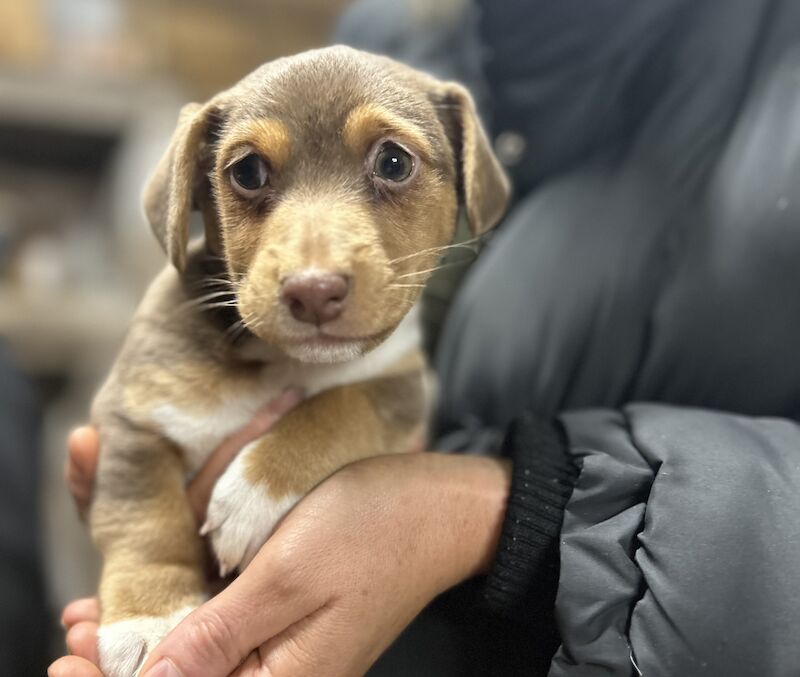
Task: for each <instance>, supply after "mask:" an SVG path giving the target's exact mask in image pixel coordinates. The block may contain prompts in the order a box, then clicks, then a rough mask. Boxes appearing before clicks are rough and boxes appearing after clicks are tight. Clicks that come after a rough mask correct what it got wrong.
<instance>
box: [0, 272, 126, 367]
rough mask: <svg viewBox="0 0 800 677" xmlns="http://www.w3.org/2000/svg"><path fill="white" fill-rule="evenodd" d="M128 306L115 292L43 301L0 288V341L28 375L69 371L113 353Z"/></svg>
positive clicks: (65, 295)
mask: <svg viewBox="0 0 800 677" xmlns="http://www.w3.org/2000/svg"><path fill="white" fill-rule="evenodd" d="M133 307H134V304H133V302H131V303H124V302H123V301H121V299H120V294H119V293H118V292H117V293H112V292H101V291H95V292H77V291H75V292H69V291H68V292H64V293H61V294H57V295H50V296H43V295H35V294H30V293H26V292H24V291H21V290H18V289H11V288H7V287H6V288H3V287H0V338H2V339H4V340H6V341H7V342H8V344H9V346H10V347H11V349H12V351H13V352H14V355H15V357H16V358H17V359H18V360H19V363H20V365H21V366H22V367H23V368H25V369H26V370H27V371H28V372H29V373H32V374H43V373H53V372H59V373H64V372H69V371H71V370H73V369H74V368H80V366H81V364H82V363H85V362H86V361H88V360H91V361H95V360H96V359H97V358H98V357H101V358H102V356H103V355H105V354H106V353H109V351H111V352H113V351H114V350H115V348H116V347H117V346H118V345H119V342H120V341H121V339H122V337H123V336H124V333H125V329H126V327H127V325H128V322H129V321H130V318H131V316H132V314H133Z"/></svg>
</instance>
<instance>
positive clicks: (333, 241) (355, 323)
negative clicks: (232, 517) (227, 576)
mask: <svg viewBox="0 0 800 677" xmlns="http://www.w3.org/2000/svg"><path fill="white" fill-rule="evenodd" d="M385 139H389V140H395V141H397V142H399V143H401V144H402V145H403V147H404V148H406V149H407V150H409V152H411V153H412V154H413V156H414V157H415V162H416V163H417V164H416V170H415V173H414V174H413V177H412V178H411V179H409V181H408V182H407V183H406V184H404V185H403V186H384V185H378V184H376V183H375V179H374V177H373V175H372V172H371V168H370V167H369V166H368V163H369V161H370V158H371V157H372V155H371V153H373V151H374V150H375V148H376V144H378V143H380V142H382V140H385ZM247 152H257V153H259V154H261V155H262V157H263V158H264V159H265V161H266V162H267V163H268V166H269V174H270V181H269V185H268V186H267V187H266V188H265V189H264V191H263V194H262V195H259V196H258V198H257V199H245V198H243V197H242V195H241V194H238V193H237V192H236V191H235V190H234V189H233V187H232V186H231V180H230V171H231V164H232V163H235V162H236V161H237V160H238V159H241V158H242V157H243V156H244V154H246V153H247ZM459 198H461V201H462V202H463V206H464V208H465V209H466V212H467V215H468V217H469V220H470V222H471V224H472V227H473V229H474V230H475V232H476V233H480V232H483V231H484V230H486V229H487V228H489V227H491V226H492V225H494V223H496V221H497V220H498V219H499V217H500V214H501V211H502V209H503V207H504V205H505V203H506V201H507V199H508V182H507V179H506V178H505V176H504V175H503V173H502V171H501V170H500V168H499V165H498V164H497V161H496V160H495V158H494V157H493V155H492V153H491V149H490V147H489V145H488V141H487V140H486V137H485V134H484V133H483V131H482V129H481V128H480V125H479V123H478V121H477V119H476V118H475V112H474V106H473V104H472V101H471V99H470V98H469V95H468V94H467V93H466V91H465V90H463V88H461V87H460V86H458V85H455V84H453V83H442V82H440V81H438V80H435V79H434V78H432V77H430V76H427V75H423V74H421V73H418V72H416V71H413V70H411V69H409V68H407V67H404V66H401V65H399V64H396V63H394V62H392V61H390V60H388V59H385V58H383V57H376V56H372V55H367V54H363V53H359V52H356V51H354V50H350V49H347V48H341V47H339V48H331V49H327V50H320V51H316V52H310V53H307V54H302V55H298V56H296V57H292V58H290V59H284V60H279V61H277V62H274V63H272V64H267V65H266V66H264V67H263V68H262V69H259V70H258V71H256V72H255V73H253V74H252V75H250V76H248V77H246V78H245V79H244V80H242V81H241V82H240V83H238V84H237V85H235V86H234V87H232V88H231V89H230V90H228V91H226V92H222V93H221V94H219V95H218V96H216V97H214V99H212V100H211V101H209V102H207V103H206V104H202V105H199V104H192V105H190V106H187V107H185V108H184V110H183V111H182V113H181V117H180V120H179V123H178V127H177V129H176V132H175V136H174V138H173V141H172V143H171V144H170V147H169V149H168V150H167V153H166V154H165V156H164V158H163V160H162V161H161V163H160V164H159V166H158V168H157V169H156V171H155V173H154V175H153V178H152V179H151V180H150V182H149V183H148V186H147V188H146V190H145V209H146V213H147V216H148V218H149V220H150V222H151V225H152V228H153V231H154V233H155V234H156V236H157V237H158V238H159V240H160V241H161V242H162V245H163V246H164V249H165V250H166V252H167V253H168V255H169V258H170V260H171V262H172V263H173V266H174V267H172V268H168V269H165V271H164V272H163V273H162V274H161V275H159V277H158V278H157V279H156V280H155V282H154V283H153V285H152V286H151V288H150V289H149V290H148V292H147V295H146V296H145V299H144V300H143V302H142V305H141V306H140V309H139V311H138V312H137V314H136V317H135V318H134V321H133V324H132V326H131V330H130V332H129V335H128V337H127V339H126V341H125V344H124V346H123V349H122V351H121V353H120V356H119V358H118V360H117V363H116V364H115V366H114V369H113V371H112V373H111V375H110V377H109V379H108V381H107V382H106V384H105V385H104V387H103V389H102V390H101V392H100V393H99V395H98V397H97V399H96V402H95V405H94V408H93V416H92V420H93V422H94V424H95V425H96V426H97V427H98V428H99V430H100V435H101V445H102V454H101V461H100V466H99V469H98V475H97V484H96V497H95V501H94V504H93V506H92V510H91V527H92V533H93V536H94V538H95V541H96V542H97V544H98V546H99V547H100V549H101V551H102V553H103V556H104V559H105V564H104V568H103V576H102V581H101V585H100V597H101V604H102V610H103V624H104V625H105V624H108V623H113V622H114V621H117V620H121V619H128V618H135V617H148V616H164V615H166V614H170V613H172V612H174V611H176V610H178V609H181V608H184V607H190V606H192V605H194V604H196V603H198V601H199V600H200V599H201V598H202V596H203V595H204V593H205V590H204V585H203V576H202V570H203V568H202V547H201V542H200V540H199V538H198V536H197V535H196V528H195V525H194V523H193V520H192V516H191V514H190V511H189V508H188V505H187V502H186V499H185V495H184V484H185V482H186V479H187V477H188V476H189V475H190V473H191V472H194V471H195V470H196V469H197V468H198V467H199V465H201V464H202V463H203V461H204V460H205V458H206V457H207V455H208V454H209V453H210V452H211V450H212V448H213V446H214V445H215V444H216V443H218V441H219V440H221V439H222V437H224V435H226V434H229V433H230V432H233V431H234V430H235V429H236V428H237V427H238V426H241V425H243V424H244V422H246V420H247V418H248V417H249V416H250V415H251V414H252V412H254V411H255V410H256V409H257V408H258V407H259V406H260V405H261V404H263V403H264V402H266V401H268V400H269V399H270V398H271V397H274V396H275V395H277V394H278V393H279V392H280V391H281V390H282V389H283V388H284V387H286V386H290V385H294V386H308V387H310V388H312V389H313V388H314V386H313V384H314V383H328V384H329V385H327V386H325V387H324V389H323V390H322V392H319V393H318V394H314V396H313V397H310V398H309V399H308V400H307V401H306V402H304V403H303V404H302V405H300V406H299V407H298V408H297V409H296V410H294V411H293V412H291V413H290V414H289V415H287V416H286V417H285V418H284V419H283V420H281V421H280V422H279V423H278V425H276V426H275V428H274V429H273V430H272V431H271V432H269V433H268V434H267V435H265V436H264V437H263V438H262V439H261V440H260V441H259V442H258V443H257V452H256V453H253V454H250V455H248V456H247V461H248V466H247V470H246V478H247V479H248V480H249V481H250V482H252V483H256V484H257V485H263V486H264V487H265V490H266V491H267V492H268V494H269V497H270V498H280V497H282V496H293V495H302V494H303V493H305V492H307V491H308V490H309V489H310V488H312V487H313V486H314V485H315V484H317V483H318V482H320V481H321V480H323V479H324V478H325V477H327V476H328V475H329V474H331V473H332V472H335V471H336V470H337V469H338V468H340V467H342V466H343V465H345V464H347V463H350V462H352V461H354V460H357V459H360V458H364V457H366V456H369V455H373V454H384V453H396V452H399V451H403V450H405V449H406V448H408V446H409V444H410V442H411V440H412V439H413V438H414V437H415V436H416V435H418V434H419V432H420V430H422V429H423V427H424V426H425V419H426V412H427V409H428V406H429V395H428V388H427V387H426V378H427V375H426V367H425V362H424V359H423V357H422V354H421V352H420V351H419V349H418V348H415V347H413V346H412V347H410V348H409V347H407V346H405V344H404V343H402V340H401V339H399V338H398V336H399V334H400V330H399V329H397V330H396V328H397V327H398V325H400V324H401V321H402V320H403V318H404V317H405V316H406V314H407V313H408V311H409V309H410V308H411V307H412V306H413V305H414V304H415V303H416V302H417V300H418V299H419V296H420V292H421V288H422V286H423V284H424V282H425V281H426V279H427V278H428V276H429V274H430V269H431V268H433V267H434V266H435V264H436V262H437V260H438V259H439V255H440V252H441V248H442V247H444V246H446V245H447V244H448V243H449V242H450V239H451V238H452V235H453V232H454V229H455V223H456V219H457V213H458V209H459ZM192 210H197V211H199V212H201V213H202V214H203V217H204V221H205V226H206V237H205V240H204V242H200V243H197V244H196V245H192V246H190V247H188V249H187V238H188V221H189V214H190V212H191V211H192ZM316 269H318V270H322V271H328V272H333V273H338V274H342V275H346V276H348V277H349V278H350V284H351V287H350V293H349V295H348V298H347V304H346V306H345V307H344V310H343V312H342V314H341V315H340V316H339V317H338V318H336V319H334V320H332V321H330V322H328V323H326V324H325V325H324V326H323V327H321V328H318V327H316V326H315V325H310V324H301V323H299V322H297V321H296V320H294V319H293V318H292V316H291V314H290V313H289V312H288V310H287V308H286V305H285V304H284V303H283V302H282V300H281V285H282V282H283V280H284V279H285V278H286V277H287V276H290V275H293V274H296V273H302V272H304V271H308V270H312V271H313V270H316ZM401 326H402V325H401ZM384 341H387V343H385V344H384V345H381V346H380V348H376V346H379V345H380V344H381V343H382V342H384ZM392 341H395V342H396V345H397V346H399V347H398V348H397V350H398V352H397V354H396V355H395V354H394V353H387V354H388V357H386V358H381V359H383V360H384V362H375V363H374V364H379V365H381V366H380V371H379V372H371V371H369V369H373V370H374V369H377V367H369V365H370V364H373V363H372V362H369V357H370V355H375V354H378V353H380V350H382V349H383V348H384V347H385V346H386V345H393V344H392V343H391V342H392ZM309 346H311V348H309ZM373 349H375V352H374V353H370V355H367V356H366V357H360V356H361V355H364V354H365V353H367V352H368V351H370V350H373ZM303 350H306V351H307V352H305V353H304V352H302V351H303ZM342 360H350V362H344V363H343V364H342V365H341V375H342V378H343V379H345V381H344V382H343V383H344V385H341V384H337V381H336V374H337V373H339V372H336V369H338V368H339V367H336V366H335V365H327V364H317V363H318V362H319V363H324V362H325V361H333V362H336V361H342ZM351 365H354V366H352V367H351ZM358 365H366V366H363V368H362V371H363V370H366V371H363V373H365V374H368V375H367V376H363V375H359V374H362V372H360V371H359V368H361V367H359V366H358ZM326 369H327V370H328V371H327V372H326V371H324V370H326ZM347 369H351V372H349V373H351V374H356V375H357V378H356V380H357V381H360V382H348V381H347V378H355V377H351V376H347V374H348V371H347ZM331 370H333V371H331ZM331 374H333V376H331ZM330 383H334V384H335V385H334V386H331V385H330ZM233 486H238V485H233Z"/></svg>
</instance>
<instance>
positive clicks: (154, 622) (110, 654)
mask: <svg viewBox="0 0 800 677" xmlns="http://www.w3.org/2000/svg"><path fill="white" fill-rule="evenodd" d="M194 608H195V607H194V606H187V607H184V608H183V609H179V610H178V611H175V612H174V613H171V614H168V615H167V616H139V617H137V618H130V619H128V620H124V621H117V622H116V623H109V624H108V625H102V626H100V629H99V630H98V631H97V650H98V652H99V654H100V669H101V670H102V671H103V674H104V675H105V676H106V677H134V675H137V674H138V673H139V668H141V667H142V665H144V662H145V660H146V658H147V656H148V655H149V654H150V652H151V651H152V650H153V649H155V647H156V645H157V644H158V643H159V642H160V641H161V640H162V639H163V638H164V637H165V636H166V635H167V633H168V632H169V631H170V630H172V628H174V627H175V626H176V625H178V623H180V622H181V621H182V620H183V619H184V618H185V617H186V616H188V615H189V614H190V613H191V612H192V610H193V609H194Z"/></svg>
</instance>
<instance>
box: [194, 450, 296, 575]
mask: <svg viewBox="0 0 800 677" xmlns="http://www.w3.org/2000/svg"><path fill="white" fill-rule="evenodd" d="M256 444H257V442H251V443H250V444H248V445H247V446H246V447H245V448H244V449H242V451H241V452H240V453H239V455H238V456H237V457H236V458H235V459H234V461H233V463H231V464H230V466H228V469H227V470H226V471H225V472H224V473H223V475H222V477H220V478H219V480H218V481H217V484H216V485H215V486H214V491H213V493H212V494H211V501H210V502H209V504H208V513H207V515H208V516H207V518H206V523H205V524H204V525H203V528H202V529H201V530H200V533H201V534H203V535H205V534H209V537H210V540H211V547H212V548H213V549H214V553H215V554H216V556H217V561H218V562H219V568H220V575H221V576H223V577H224V576H226V575H227V574H229V573H231V572H232V571H234V570H235V569H238V570H239V571H242V570H243V569H244V568H245V567H246V566H247V565H248V564H249V563H250V560H252V559H253V557H255V555H256V553H257V552H258V551H259V549H260V548H261V546H262V545H264V543H265V542H266V540H267V538H269V535H270V534H271V533H272V530H273V529H274V528H275V525H276V524H277V523H278V521H279V520H280V519H281V517H283V516H284V515H285V514H286V513H287V512H288V511H289V510H290V509H291V508H292V506H294V504H295V503H297V501H298V500H299V499H300V496H297V495H290V496H286V497H284V498H281V499H280V500H277V501H276V500H273V499H271V498H270V497H269V495H268V493H267V487H265V486H264V485H263V484H258V485H254V484H252V483H250V482H249V481H248V480H247V479H246V478H245V476H244V467H245V457H246V456H247V454H248V453H253V449H254V446H255V445H256Z"/></svg>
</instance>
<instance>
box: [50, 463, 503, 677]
mask: <svg viewBox="0 0 800 677" xmlns="http://www.w3.org/2000/svg"><path fill="white" fill-rule="evenodd" d="M508 475H509V473H508V468H507V466H506V465H505V463H504V462H503V461H498V460H494V459H485V458H478V457H470V456H450V455H443V454H408V455H399V456H388V457H379V458H371V459H366V460H363V461H359V462H357V463H355V464H352V465H350V466H347V467H346V468H344V469H343V470H340V471H339V472H337V473H336V474H335V475H333V476H332V477H331V478H329V479H328V480H326V481H325V482H323V483H322V484H321V485H320V486H319V487H317V489H315V490H314V491H313V492H311V494H309V495H308V496H307V497H306V498H305V499H303V500H302V501H301V502H300V503H299V504H298V506H297V507H296V508H295V509H294V510H293V511H292V512H291V513H290V514H289V515H288V516H287V517H286V519H285V520H284V522H283V523H282V525H281V526H280V527H279V528H278V530H277V531H276V532H275V534H273V536H272V537H271V538H270V540H269V541H268V542H267V544H266V545H265V546H264V547H263V548H262V549H261V551H260V552H259V553H258V555H257V556H256V558H255V559H254V560H253V562H252V563H251V564H250V566H248V567H247V569H246V570H245V571H244V572H243V573H242V574H241V575H240V576H239V577H238V578H237V579H236V580H235V581H234V582H233V583H232V584H231V585H230V586H229V587H228V588H227V589H226V590H224V591H223V592H222V593H220V594H219V595H217V596H216V597H214V598H213V599H212V600H211V601H209V602H207V603H206V604H204V605H202V606H201V607H200V608H199V609H197V610H196V611H195V612H194V613H192V614H191V615H190V616H189V617H188V618H186V619H185V620H184V621H183V622H182V623H181V624H180V625H179V626H178V627H177V628H176V629H175V630H174V631H173V632H172V633H170V634H169V635H168V636H167V638H166V639H165V640H164V641H163V642H162V643H161V644H160V645H159V646H158V648H157V649H156V650H155V651H154V652H153V654H152V656H151V657H150V659H149V660H148V662H147V664H146V665H145V667H144V670H143V674H145V675H151V676H153V677H167V676H176V675H180V676H182V677H193V676H194V675H208V676H214V675H220V676H225V675H230V674H235V675H270V676H272V677H279V676H281V675H292V676H293V677H294V676H300V677H302V676H304V675H309V676H311V675H319V674H325V675H331V676H336V675H342V676H343V677H344V676H351V675H360V674H363V673H364V672H365V671H366V670H367V669H368V668H369V666H370V665H371V664H372V663H373V662H374V661H375V660H376V659H377V657H378V656H379V655H380V653H381V652H382V651H383V650H384V649H385V648H386V647H387V646H388V645H389V644H390V643H391V642H392V641H393V640H394V639H395V638H396V637H397V635H398V634H399V633H400V632H401V631H402V629H403V628H404V627H405V626H406V625H407V624H408V623H409V622H410V621H411V620H412V619H413V617H414V616H415V615H416V614H417V613H418V612H419V611H420V610H421V609H422V608H423V607H424V606H425V605H426V604H427V603H428V602H429V601H430V600H431V599H433V597H435V596H436V595H437V594H439V593H440V592H442V591H444V590H446V589H447V588H449V587H451V586H453V585H455V584H457V583H459V582H460V581H462V580H464V579H466V578H468V577H470V576H473V575H475V574H477V573H480V572H481V571H484V570H485V569H486V568H487V566H488V564H489V561H490V560H491V557H492V554H493V552H494V549H495V546H496V542H497V538H498V535H499V530H500V524H501V521H502V517H503V513H504V510H505V498H506V494H507V491H508V483H509V478H508ZM78 617H82V618H86V619H88V620H89V621H90V623H91V622H93V623H95V624H96V622H97V617H98V613H97V607H96V604H94V605H93V604H92V603H91V602H89V601H85V600H84V601H79V602H76V603H74V604H73V605H71V606H70V607H68V608H67V610H65V615H64V619H65V622H67V623H70V622H74V620H75V619H76V618H78ZM79 625H80V624H78V625H73V627H72V630H71V631H70V633H71V634H72V635H73V640H72V642H71V648H72V650H73V651H74V652H75V653H77V654H79V655H82V656H83V657H84V658H86V659H87V660H83V661H81V660H80V659H78V658H74V657H71V658H64V659H61V660H60V661H58V662H56V663H55V664H54V665H53V666H52V667H51V672H50V675H51V677H62V676H65V677H66V676H67V675H72V676H75V677H83V676H85V677H90V676H92V677H97V675H99V674H100V673H99V671H98V670H97V669H96V668H95V667H94V666H93V665H91V663H90V662H88V661H91V660H96V659H95V657H96V649H94V646H93V639H94V638H93V635H92V633H91V628H92V627H94V628H95V629H96V625H94V626H92V625H89V626H86V627H85V628H84V629H83V630H80V631H76V628H79ZM76 635H77V636H76ZM162 659H163V660H162ZM148 670H152V672H148Z"/></svg>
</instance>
